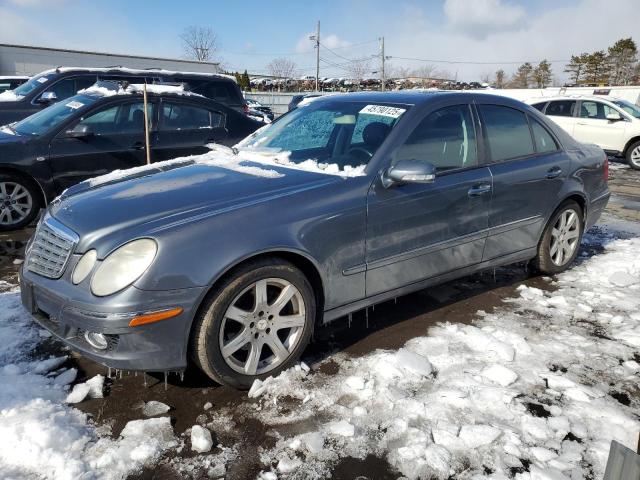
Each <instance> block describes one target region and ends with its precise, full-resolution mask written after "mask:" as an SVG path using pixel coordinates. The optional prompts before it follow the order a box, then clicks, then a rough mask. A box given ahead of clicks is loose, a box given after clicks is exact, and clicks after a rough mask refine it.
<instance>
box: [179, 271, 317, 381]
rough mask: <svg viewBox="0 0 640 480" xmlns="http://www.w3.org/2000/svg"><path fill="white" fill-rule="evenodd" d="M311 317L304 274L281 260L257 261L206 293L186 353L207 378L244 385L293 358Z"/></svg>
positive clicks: (285, 365)
mask: <svg viewBox="0 0 640 480" xmlns="http://www.w3.org/2000/svg"><path fill="white" fill-rule="evenodd" d="M315 316H316V303H315V296H314V294H313V290H312V288H311V285H310V284H309V282H308V280H307V279H306V277H305V276H304V274H303V273H302V272H300V270H298V269H297V268H296V267H295V266H294V265H292V264H290V263H288V262H286V261H284V260H279V259H268V260H262V261H260V262H257V263H253V264H249V265H247V266H245V267H244V268H242V269H241V270H240V271H238V272H236V273H235V274H234V275H233V276H232V277H231V278H230V279H228V280H227V281H226V282H224V283H223V284H222V285H221V286H220V287H219V288H218V289H216V290H215V291H214V292H213V293H212V294H211V295H210V296H209V299H208V301H207V302H206V303H205V305H204V307H203V309H202V311H201V313H200V315H199V316H198V317H197V318H196V321H195V324H194V329H193V334H192V342H191V345H192V352H191V354H192V357H193V358H194V360H195V362H196V363H197V365H198V366H199V367H200V368H201V369H202V370H203V371H204V372H205V373H206V374H207V375H208V376H209V377H211V378H212V379H213V380H215V381H217V382H219V383H222V384H226V385H229V386H232V387H235V388H241V389H245V388H249V387H250V386H251V384H252V383H253V381H254V380H255V379H263V378H266V377H268V376H272V375H277V374H278V373H280V372H281V371H282V370H285V369H287V368H289V367H290V366H292V365H293V364H294V363H295V362H296V360H297V359H298V358H299V357H300V355H301V354H302V352H303V350H304V349H305V347H306V346H307V344H308V343H309V339H310V338H311V333H312V330H313V324H314V320H315Z"/></svg>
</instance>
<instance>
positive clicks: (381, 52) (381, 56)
mask: <svg viewBox="0 0 640 480" xmlns="http://www.w3.org/2000/svg"><path fill="white" fill-rule="evenodd" d="M380 58H381V59H382V68H381V70H380V75H381V76H382V85H381V87H380V90H381V91H383V92H384V84H385V75H384V61H385V56H384V37H380Z"/></svg>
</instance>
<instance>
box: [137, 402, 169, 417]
mask: <svg viewBox="0 0 640 480" xmlns="http://www.w3.org/2000/svg"><path fill="white" fill-rule="evenodd" d="M169 410H171V407H170V406H169V405H167V404H165V403H162V402H158V401H156V400H151V401H149V402H145V404H144V405H143V407H142V413H143V414H144V416H145V417H155V416H156V415H164V414H165V413H167V412H168V411H169Z"/></svg>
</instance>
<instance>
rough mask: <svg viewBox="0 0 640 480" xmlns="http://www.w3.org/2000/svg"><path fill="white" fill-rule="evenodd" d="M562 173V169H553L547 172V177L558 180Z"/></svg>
mask: <svg viewBox="0 0 640 480" xmlns="http://www.w3.org/2000/svg"><path fill="white" fill-rule="evenodd" d="M561 173H562V169H561V168H560V167H553V168H550V169H549V170H547V175H546V177H547V178H548V179H549V180H551V179H552V178H557V177H559V176H560V174H561Z"/></svg>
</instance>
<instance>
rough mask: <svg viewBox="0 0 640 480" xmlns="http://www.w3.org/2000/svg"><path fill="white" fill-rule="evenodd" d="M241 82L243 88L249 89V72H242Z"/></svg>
mask: <svg viewBox="0 0 640 480" xmlns="http://www.w3.org/2000/svg"><path fill="white" fill-rule="evenodd" d="M242 84H243V85H244V88H245V89H246V90H250V89H251V79H250V78H249V74H248V73H247V71H246V70H245V71H244V73H243V74H242Z"/></svg>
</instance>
